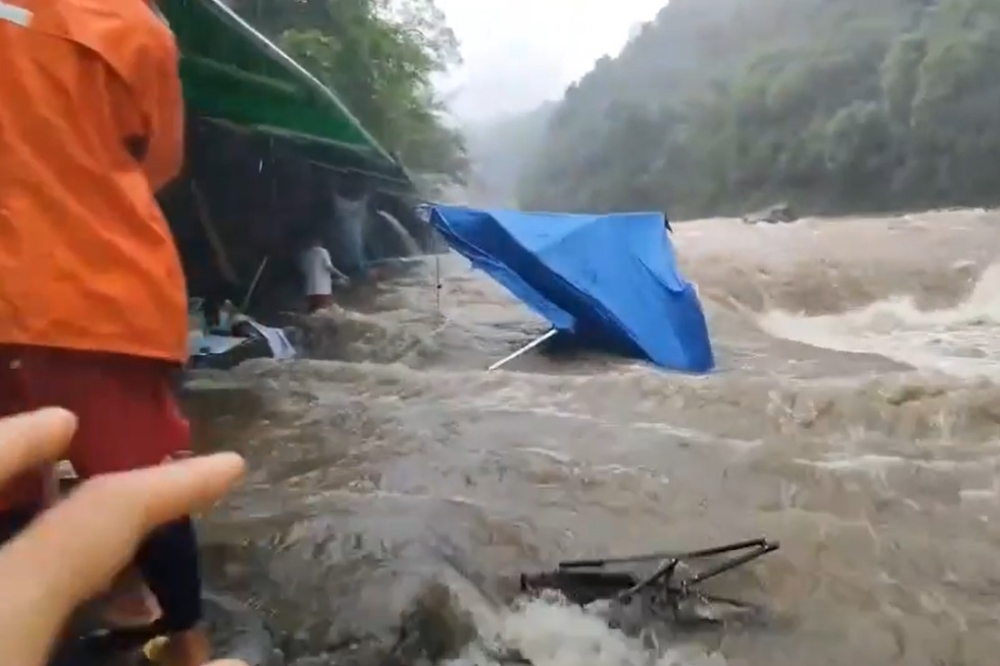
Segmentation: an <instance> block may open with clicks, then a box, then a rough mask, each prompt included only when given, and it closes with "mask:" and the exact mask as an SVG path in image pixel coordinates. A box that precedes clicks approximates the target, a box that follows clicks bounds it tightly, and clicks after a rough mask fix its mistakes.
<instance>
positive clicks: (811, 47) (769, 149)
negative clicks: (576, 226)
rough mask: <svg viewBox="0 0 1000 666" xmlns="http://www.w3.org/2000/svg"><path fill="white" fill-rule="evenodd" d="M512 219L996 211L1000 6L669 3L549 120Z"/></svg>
mask: <svg viewBox="0 0 1000 666" xmlns="http://www.w3.org/2000/svg"><path fill="white" fill-rule="evenodd" d="M519 181H520V183H519V187H518V190H519V199H520V204H521V205H522V206H523V207H526V208H546V209H564V210H578V211H582V210H590V211H606V210H626V209H633V210H634V209H650V208H652V209H657V210H665V211H667V212H668V213H669V214H670V215H671V217H674V218H682V217H694V216H705V215H718V214H731V213H741V212H745V211H747V210H750V209H753V208H756V207H759V206H762V205H765V204H769V203H772V202H775V201H778V200H782V201H788V202H790V203H791V204H792V205H793V206H795V207H797V208H798V209H800V210H811V211H818V212H846V211H853V210H887V209H905V208H915V207H929V206H941V205H984V204H993V203H996V202H998V201H1000V0H672V1H671V2H670V4H669V5H668V6H666V7H665V8H664V9H663V10H662V11H661V12H660V14H659V15H658V17H657V18H656V19H655V20H654V21H653V22H651V23H650V24H648V25H647V26H646V27H645V28H644V29H643V30H642V31H641V32H640V33H639V34H638V35H637V36H636V37H635V38H633V40H632V41H631V42H630V43H629V45H628V46H627V47H626V48H625V49H624V51H623V52H622V53H621V55H620V56H619V57H617V58H613V59H612V58H604V59H602V60H601V61H599V62H598V63H596V65H595V67H594V69H593V70H592V71H591V72H590V73H589V74H588V75H587V76H586V77H584V79H583V80H582V81H580V83H579V84H577V85H575V86H573V87H572V88H570V89H569V90H568V91H567V92H566V95H565V97H564V99H563V100H562V101H561V103H560V104H559V105H558V107H557V108H556V109H555V111H554V114H553V117H552V119H551V120H550V122H549V123H548V126H547V129H546V132H545V135H544V139H543V140H542V141H541V142H540V147H539V148H538V149H537V150H536V152H535V153H534V155H533V158H532V159H531V160H530V164H528V165H527V166H526V168H524V169H522V170H521V173H520V178H519Z"/></svg>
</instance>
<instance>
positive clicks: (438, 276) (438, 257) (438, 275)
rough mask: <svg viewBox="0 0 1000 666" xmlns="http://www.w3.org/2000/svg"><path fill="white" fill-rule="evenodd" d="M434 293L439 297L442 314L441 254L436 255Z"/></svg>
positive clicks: (439, 312) (439, 311) (439, 307)
mask: <svg viewBox="0 0 1000 666" xmlns="http://www.w3.org/2000/svg"><path fill="white" fill-rule="evenodd" d="M434 293H435V296H436V297H437V311H438V314H441V255H440V254H435V255H434Z"/></svg>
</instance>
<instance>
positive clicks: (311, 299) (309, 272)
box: [299, 239, 349, 314]
mask: <svg viewBox="0 0 1000 666" xmlns="http://www.w3.org/2000/svg"><path fill="white" fill-rule="evenodd" d="M299 262H300V264H299V265H300V267H301V269H302V273H303V275H304V276H305V281H306V300H307V301H308V307H309V313H310V314H312V313H313V312H316V311H317V310H322V309H323V308H328V307H330V306H331V305H333V285H334V282H336V283H337V284H340V285H344V284H347V283H348V282H349V280H348V279H347V276H346V275H344V274H343V273H341V272H340V271H339V270H337V267H336V266H334V265H333V260H331V259H330V253H329V252H328V251H327V249H326V248H325V247H323V243H322V241H320V240H319V239H314V240H313V241H312V243H311V244H310V245H309V247H308V248H306V250H305V251H304V252H303V253H302V254H301V256H300V257H299Z"/></svg>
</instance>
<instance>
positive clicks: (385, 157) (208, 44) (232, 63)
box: [160, 0, 410, 183]
mask: <svg viewBox="0 0 1000 666" xmlns="http://www.w3.org/2000/svg"><path fill="white" fill-rule="evenodd" d="M160 7H161V10H162V11H163V14H164V16H165V17H166V19H167V21H168V22H169V23H170V27H171V29H172V30H173V32H174V34H175V35H176V36H177V43H178V46H179V47H180V51H181V79H182V81H183V84H184V96H185V100H186V102H187V104H188V106H189V107H190V108H191V109H192V110H193V111H194V112H195V113H197V114H199V115H201V116H203V117H205V118H210V119H214V120H221V121H225V122H230V123H233V124H235V125H239V126H243V127H249V128H253V129H256V130H259V131H263V132H267V133H271V134H276V135H282V136H286V137H288V138H290V139H292V140H296V141H301V142H303V143H305V144H307V145H309V147H310V148H311V149H312V150H310V153H312V154H317V153H318V154H321V155H324V156H325V158H324V159H323V161H325V162H328V163H329V164H330V165H331V166H349V167H351V168H354V169H358V170H362V171H364V170H367V171H370V172H373V174H377V175H379V176H382V177H385V178H390V179H394V180H399V181H404V182H407V183H409V180H410V179H409V177H408V176H407V174H406V172H405V170H404V169H403V168H402V167H401V166H400V165H399V164H398V162H397V161H396V160H395V159H393V158H392V156H391V155H389V153H388V152H387V151H386V150H385V149H384V148H383V147H382V146H380V145H379V143H378V141H376V140H375V138H374V137H372V136H371V135H370V134H369V133H368V132H367V131H366V130H365V129H364V127H362V125H361V123H360V122H359V121H358V120H357V119H356V118H355V117H354V116H353V115H351V113H350V111H348V109H347V108H346V107H345V106H344V104H343V103H342V102H341V101H340V100H339V99H338V98H337V96H336V94H334V92H332V91H331V90H330V89H329V88H326V87H325V86H324V85H323V84H322V83H320V82H319V81H318V80H316V79H315V78H314V77H313V76H312V75H310V74H309V73H308V72H307V71H306V70H305V69H303V68H302V67H301V66H300V65H298V64H297V63H296V62H295V61H294V60H292V59H291V58H290V57H288V56H287V55H286V54H285V53H284V52H282V51H281V49H279V48H278V47H277V46H275V45H274V44H272V43H271V42H269V41H268V40H267V39H266V38H265V37H263V36H262V35H261V34H260V33H258V32H257V31H256V30H254V29H253V28H252V27H251V26H250V25H249V24H247V23H246V22H245V21H243V20H242V19H241V18H240V17H239V16H237V15H236V13H235V12H233V11H232V10H231V9H229V8H228V7H226V6H225V5H224V4H222V3H221V2H220V1H219V0H164V1H163V2H162V3H161V5H160ZM321 147H322V148H321ZM319 148H321V149H320V150H317V149H319Z"/></svg>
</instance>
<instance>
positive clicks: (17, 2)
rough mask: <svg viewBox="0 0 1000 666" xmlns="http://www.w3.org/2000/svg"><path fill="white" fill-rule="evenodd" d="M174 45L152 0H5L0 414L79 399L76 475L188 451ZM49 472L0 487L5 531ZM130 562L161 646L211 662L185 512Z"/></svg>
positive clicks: (75, 407) (31, 505)
mask: <svg viewBox="0 0 1000 666" xmlns="http://www.w3.org/2000/svg"><path fill="white" fill-rule="evenodd" d="M178 59H179V55H178V51H177V46H176V44H175V41H174V37H173V34H172V33H171V31H170V29H169V27H168V26H167V25H166V22H165V21H164V20H163V19H162V17H160V16H159V15H158V13H157V11H156V9H155V8H154V7H152V6H151V5H149V4H148V3H147V1H146V0H59V1H58V2H52V0H0V61H2V62H3V63H4V66H3V74H2V76H0V416H4V415H10V414H16V413H18V412H25V411H29V410H32V409H36V408H38V407H42V406H60V407H64V408H66V409H69V410H70V411H72V412H74V413H75V414H76V415H77V417H78V418H79V429H78V431H77V432H76V434H75V436H74V439H73V441H72V443H71V445H70V450H69V454H68V458H69V460H70V462H71V463H72V464H73V467H74V468H75V470H76V472H77V473H78V474H79V475H80V476H81V477H82V478H84V479H86V478H88V477H93V476H96V475H101V474H107V473H111V472H118V471H125V470H132V469H137V468H141V467H148V466H153V465H157V464H160V463H161V462H163V461H164V460H166V459H169V458H173V457H177V456H178V455H183V454H185V453H186V452H187V451H188V449H189V437H190V433H189V428H188V423H187V421H186V420H185V419H184V417H183V416H182V414H181V411H180V409H179V407H178V404H177V401H176V398H175V396H174V393H173V377H174V376H175V373H176V371H177V370H178V369H179V368H180V367H181V365H182V364H183V363H184V361H185V360H186V358H187V295H186V286H185V282H184V274H183V271H182V268H181V264H180V259H179V256H178V252H177V249H176V247H175V245H174V241H173V238H172V236H171V232H170V229H169V227H168V225H167V222H166V220H165V219H164V217H163V214H162V212H161V211H160V208H159V206H158V204H157V202H156V199H155V196H154V195H155V193H156V192H157V191H158V190H159V189H160V188H162V187H163V186H164V185H165V184H167V183H168V182H169V181H171V180H172V179H174V178H175V177H176V176H177V174H178V173H179V172H180V170H181V166H182V162H183V135H184V117H183V101H182V97H181V88H180V80H179V75H178ZM50 471H51V470H37V471H35V472H32V473H29V474H25V475H23V476H21V477H19V478H17V479H15V480H14V481H13V482H11V483H9V484H7V485H5V486H4V487H3V488H2V489H0V532H2V533H3V534H0V538H9V537H10V536H11V535H12V534H15V533H16V532H17V531H18V530H19V529H20V528H22V527H23V526H24V525H25V524H26V523H27V522H28V521H30V519H31V517H32V516H33V515H34V514H35V513H36V512H37V511H38V509H39V508H40V507H41V506H42V504H43V503H44V501H45V488H46V487H47V483H46V475H47V474H48V473H50ZM136 565H137V568H138V569H139V571H140V572H141V573H142V575H143V578H144V579H145V581H146V583H147V584H148V586H149V588H150V590H152V592H153V594H154V595H155V597H156V599H157V601H158V603H159V606H160V608H161V611H162V616H161V618H160V619H159V620H158V621H157V625H158V626H157V627H156V628H157V630H158V631H161V632H163V633H165V634H167V635H169V636H170V641H169V646H168V649H167V650H166V651H165V655H166V656H167V660H168V661H169V662H170V663H172V664H176V665H178V666H197V665H200V664H201V663H203V662H205V661H207V659H208V657H209V654H208V653H209V646H208V641H207V638H206V637H205V634H204V632H203V631H202V629H201V628H200V626H199V625H200V620H201V611H202V609H201V581H200V578H199V564H198V556H197V550H196V542H195V535H194V530H193V527H192V524H191V521H190V519H189V518H187V519H184V520H180V521H177V522H175V523H171V524H169V525H167V526H164V527H162V528H160V529H159V530H157V531H156V532H155V533H154V534H153V535H152V536H151V537H150V538H149V539H148V540H147V542H146V543H145V544H144V546H143V547H142V548H141V549H140V550H139V552H138V554H137V558H136Z"/></svg>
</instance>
